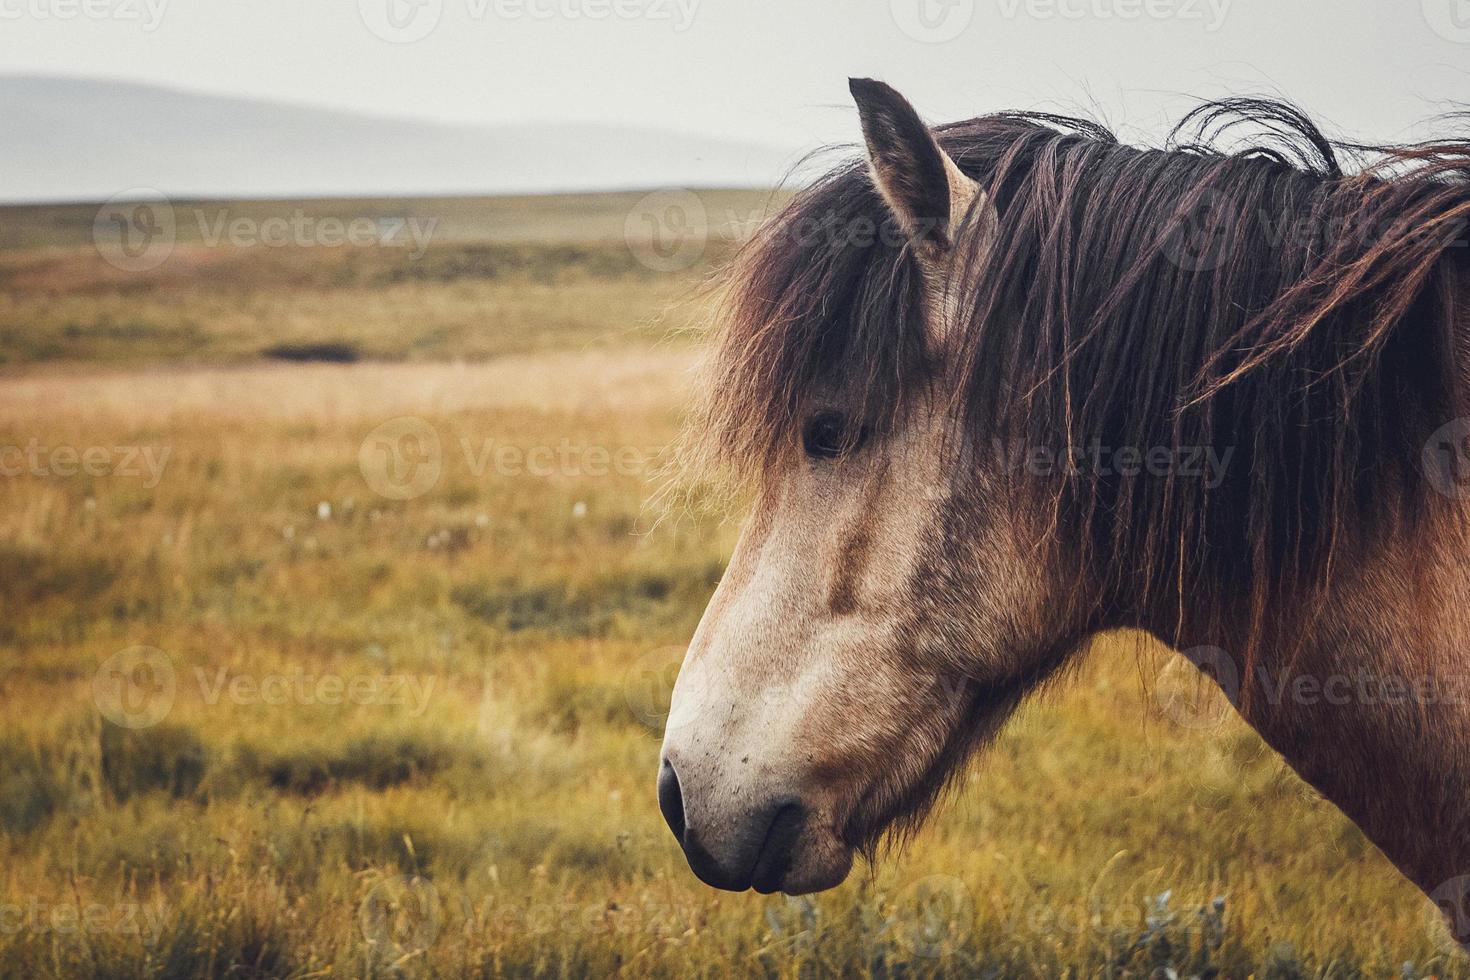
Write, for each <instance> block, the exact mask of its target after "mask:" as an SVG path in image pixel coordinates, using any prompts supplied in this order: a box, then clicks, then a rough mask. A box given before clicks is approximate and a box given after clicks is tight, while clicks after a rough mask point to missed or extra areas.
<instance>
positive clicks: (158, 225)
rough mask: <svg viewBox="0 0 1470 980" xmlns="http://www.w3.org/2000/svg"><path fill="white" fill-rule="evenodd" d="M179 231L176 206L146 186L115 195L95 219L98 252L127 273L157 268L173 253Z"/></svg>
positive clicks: (94, 229)
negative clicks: (175, 214) (175, 211)
mask: <svg viewBox="0 0 1470 980" xmlns="http://www.w3.org/2000/svg"><path fill="white" fill-rule="evenodd" d="M177 234H178V227H177V223H176V219H175V217H174V208H173V205H172V204H170V203H169V200H168V198H167V197H165V196H164V195H163V194H162V193H161V192H160V191H156V190H153V189H152V188H147V187H135V188H133V189H132V190H130V191H123V192H122V193H121V194H115V195H113V196H112V197H111V198H108V200H107V202H106V203H105V204H103V205H102V207H101V208H100V209H98V211H97V216H96V217H95V218H94V219H93V220H92V244H93V245H94V246H95V247H96V249H97V253H98V254H99V255H101V256H102V258H103V260H105V261H106V262H107V264H108V265H111V266H113V267H115V268H118V269H121V270H122V271H124V272H147V271H148V270H150V269H156V268H158V267H159V266H160V265H162V264H163V263H164V262H165V261H167V260H168V257H169V256H170V255H172V254H173V251H174V242H175V240H176V237H177Z"/></svg>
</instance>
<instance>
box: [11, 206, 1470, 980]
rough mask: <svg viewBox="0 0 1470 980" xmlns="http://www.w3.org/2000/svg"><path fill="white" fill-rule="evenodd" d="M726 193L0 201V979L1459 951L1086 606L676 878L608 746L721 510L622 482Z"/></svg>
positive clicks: (1306, 961)
mask: <svg viewBox="0 0 1470 980" xmlns="http://www.w3.org/2000/svg"><path fill="white" fill-rule="evenodd" d="M763 200H764V199H763V198H761V197H760V196H757V195H748V194H747V195H739V194H720V195H711V196H709V197H708V198H707V199H706V200H705V201H704V202H702V203H703V204H704V206H705V207H706V208H707V212H706V213H707V214H708V215H712V216H716V217H714V218H711V219H709V227H710V228H711V231H710V233H709V242H708V247H707V248H705V249H704V250H703V251H702V252H701V254H700V255H699V256H698V257H697V259H696V260H694V261H692V262H688V263H682V262H681V263H680V265H681V266H683V267H681V268H679V269H675V270H667V271H661V269H660V268H656V266H659V263H657V262H654V263H649V262H644V261H640V260H639V258H638V253H637V244H636V243H634V245H633V246H632V247H630V246H629V244H628V243H627V242H625V241H624V229H625V228H627V227H629V225H628V222H627V221H626V216H627V215H628V214H629V213H630V209H632V210H633V211H634V212H636V210H637V208H638V207H639V206H640V205H639V203H638V199H637V196H636V195H634V196H613V195H609V196H605V197H596V198H586V199H578V198H553V199H529V200H518V201H517V200H507V201H475V202H466V201H438V202H358V203H354V204H330V203H324V202H306V203H305V204H303V205H300V206H298V205H294V204H290V203H289V202H288V203H284V204H283V203H281V202H274V203H264V204H262V203H256V204H246V205H229V206H220V205H199V206H198V207H200V208H203V209H206V210H209V211H210V212H211V213H214V212H215V211H217V210H218V209H219V208H221V207H227V208H229V209H231V210H232V211H233V212H235V213H237V214H238V215H245V216H247V218H250V220H263V216H269V215H271V214H290V213H291V212H293V211H294V210H296V209H298V207H299V208H304V209H305V210H306V211H309V212H311V213H312V214H315V215H318V216H320V215H322V214H326V213H328V212H330V213H332V214H337V215H339V216H341V215H347V216H349V217H350V216H352V215H369V216H371V215H381V214H385V213H391V214H394V215H400V216H401V215H405V214H417V215H429V216H432V215H436V214H437V215H440V216H441V217H443V219H444V223H443V225H442V227H444V228H446V229H448V230H446V231H445V232H444V233H443V234H442V235H441V236H439V237H436V238H435V239H434V240H433V242H432V243H431V244H430V245H429V247H428V248H427V249H426V250H424V251H422V253H421V254H410V253H409V252H408V251H404V250H394V249H389V248H386V247H381V246H378V247H374V246H349V247H340V248H337V247H327V246H312V245H303V244H299V243H298V244H292V245H290V246H287V247H268V246H263V245H258V244H256V245H251V244H248V243H244V242H241V241H236V242H234V243H211V242H208V241H198V240H189V239H187V236H185V235H184V234H182V233H180V235H179V241H178V243H177V245H176V246H175V247H174V248H173V250H172V252H171V254H170V255H169V256H168V258H167V260H166V261H163V262H162V263H161V264H159V265H158V266H157V267H156V268H154V269H151V270H147V271H144V272H128V271H126V270H122V269H119V268H117V267H116V265H114V264H113V263H111V262H109V261H107V256H106V254H105V250H104V251H99V250H98V249H96V248H94V247H93V246H92V244H91V241H90V235H91V228H92V222H93V217H94V215H95V214H96V208H80V207H78V208H34V209H13V210H12V211H11V212H10V213H9V214H7V215H6V221H5V222H4V223H3V227H4V228H5V233H4V236H5V237H4V241H3V243H0V244H3V246H4V249H3V250H0V357H3V359H4V363H3V367H0V373H3V377H0V467H4V473H5V475H4V476H3V477H0V976H3V977H17V978H19V977H27V978H29V977H78V976H80V977H118V976H141V975H161V976H168V977H195V976H198V977H204V976H219V975H228V976H232V977H277V976H289V977H324V976H371V977H386V976H401V975H406V976H419V975H434V976H443V977H459V976H476V975H500V974H509V975H518V976H530V975H536V976H569V977H580V976H587V975H605V974H623V975H627V976H635V977H643V976H726V975H750V974H756V975H766V976H775V977H798V976H802V977H804V976H818V975H856V976H931V975H946V976H948V975H953V976H1046V977H1050V976H1062V975H1072V976H1079V977H1081V976H1120V977H1121V976H1128V977H1155V976H1157V977H1172V976H1179V977H1186V976H1220V977H1246V976H1252V975H1254V976H1258V977H1283V978H1284V977H1297V976H1311V977H1318V976H1320V977H1352V976H1372V977H1389V976H1393V977H1400V976H1402V977H1421V976H1430V975H1437V976H1466V975H1470V970H1467V969H1466V967H1465V965H1464V961H1463V960H1461V959H1460V958H1458V956H1457V955H1456V954H1451V953H1450V951H1449V945H1448V940H1447V939H1446V938H1445V935H1444V933H1443V932H1442V930H1441V929H1440V927H1439V926H1437V925H1436V924H1435V922H1434V918H1433V916H1432V915H1431V913H1430V906H1429V904H1428V902H1426V900H1425V899H1424V898H1423V897H1422V896H1420V895H1419V894H1418V893H1417V891H1415V890H1414V889H1413V888H1412V887H1410V886H1409V885H1408V884H1406V883H1405V882H1404V881H1403V880H1402V879H1400V878H1399V877H1398V876H1397V874H1396V873H1395V872H1394V871H1393V870H1392V868H1391V867H1390V866H1389V865H1388V863H1387V862H1386V861H1385V860H1383V859H1382V858H1381V857H1380V856H1379V855H1378V854H1377V853H1376V852H1375V851H1374V850H1373V849H1372V848H1371V846H1369V845H1367V844H1366V843H1365V842H1364V840H1363V838H1362V836H1361V835H1360V834H1359V833H1358V832H1357V831H1356V830H1355V829H1354V828H1353V827H1352V826H1351V825H1350V824H1348V823H1347V822H1346V821H1345V820H1344V819H1343V818H1342V817H1340V816H1339V815H1338V814H1337V813H1336V812H1335V811H1334V810H1333V809H1332V808H1330V807H1329V806H1327V805H1325V804H1323V803H1322V802H1321V801H1320V800H1318V799H1316V798H1315V797H1314V796H1313V794H1312V793H1311V792H1310V791H1308V790H1306V789H1305V788H1304V787H1303V786H1302V785H1301V784H1300V783H1299V782H1298V781H1297V780H1296V779H1295V777H1293V776H1292V775H1291V774H1290V773H1289V772H1288V771H1286V770H1285V769H1284V768H1283V766H1282V765H1281V763H1280V762H1279V761H1278V760H1277V759H1276V758H1275V757H1274V756H1273V755H1272V754H1271V753H1270V752H1269V751H1267V750H1266V749H1264V747H1263V746H1262V745H1261V743H1260V742H1259V740H1258V739H1257V738H1256V737H1255V736H1254V735H1253V734H1252V733H1250V732H1249V731H1248V730H1247V729H1246V728H1244V726H1243V725H1241V724H1240V723H1239V722H1237V721H1236V720H1235V719H1234V718H1233V717H1231V716H1228V715H1227V714H1226V713H1225V711H1224V710H1222V706H1221V705H1220V704H1219V703H1217V702H1216V701H1213V700H1211V699H1210V697H1209V696H1208V695H1205V694H1201V693H1200V692H1198V691H1197V689H1196V688H1195V687H1194V686H1193V683H1192V681H1190V680H1189V679H1188V678H1187V677H1186V676H1185V674H1184V673H1183V672H1181V671H1180V670H1179V666H1178V662H1177V661H1176V660H1175V659H1173V658H1171V657H1170V656H1169V655H1167V654H1165V653H1164V652H1162V651H1146V652H1145V653H1144V654H1143V655H1142V656H1141V657H1140V655H1139V654H1138V653H1137V652H1136V650H1135V647H1134V645H1133V644H1130V643H1124V642H1119V641H1118V640H1116V639H1114V640H1105V641H1102V642H1100V643H1099V644H1097V647H1096V649H1095V650H1094V651H1092V653H1091V654H1090V656H1089V657H1088V658H1087V660H1086V662H1085V664H1084V665H1083V668H1082V669H1081V670H1080V671H1079V673H1078V675H1077V676H1076V677H1074V678H1073V679H1072V680H1071V682H1070V683H1069V684H1067V685H1066V686H1065V687H1064V688H1062V689H1060V690H1058V691H1056V692H1054V693H1053V694H1051V695H1050V696H1048V697H1047V698H1046V699H1044V700H1043V701H1040V702H1038V703H1036V704H1033V705H1031V706H1030V707H1028V708H1027V709H1026V710H1025V711H1024V712H1023V713H1022V715H1021V716H1020V717H1019V718H1018V719H1017V720H1016V721H1015V722H1014V723H1013V724H1011V725H1010V726H1009V727H1008V728H1007V729H1006V730H1005V732H1004V733H1003V735H1002V736H1001V738H1000V740H999V744H998V745H997V746H996V747H995V748H994V750H993V751H992V752H991V753H990V754H989V755H988V756H987V757H986V758H985V760H984V762H983V763H980V764H977V765H976V766H974V767H973V769H972V771H971V772H970V773H969V774H968V776H967V778H966V780H965V781H964V783H963V786H962V787H961V791H960V792H959V793H958V794H957V796H956V798H955V799H953V800H951V801H950V802H949V803H948V804H947V805H946V806H945V807H943V809H942V811H941V813H940V815H939V817H938V819H937V820H936V821H935V822H934V823H933V825H932V826H931V827H930V828H928V829H927V830H926V831H925V832H924V833H923V834H921V835H920V836H919V838H918V839H917V840H916V841H915V842H914V843H913V844H912V845H911V846H910V847H909V848H908V849H906V850H905V851H903V852H902V853H898V854H892V855H889V856H887V857H886V858H885V859H884V860H883V861H882V862H881V863H880V864H879V865H878V866H876V867H874V868H871V869H863V870H860V871H859V872H857V873H855V874H854V876H853V878H852V880H850V881H849V882H848V883H847V884H845V885H844V886H842V887H841V888H839V889H837V890H835V891H833V892H830V893H826V894H823V895H820V896H816V897H813V898H810V899H800V900H788V899H785V898H782V897H779V896H778V897H760V896H756V895H753V894H743V895H732V894H727V893H719V892H715V891H712V890H710V889H707V888H705V887H704V886H702V885H700V884H699V883H698V882H697V881H696V880H695V879H694V878H693V877H692V875H690V873H689V872H688V870H687V868H686V866H685V864H684V861H683V858H682V856H681V855H680V853H679V851H678V848H677V846H676V845H675V843H674V841H673V839H672V838H671V837H670V835H669V834H668V832H667V830H666V829H665V828H664V827H663V824H662V820H661V819H660V817H659V814H658V810H657V805H656V802H655V800H654V793H653V779H654V776H655V774H656V763H657V754H658V745H659V735H660V730H661V724H662V720H663V715H662V713H663V710H664V708H665V706H666V703H667V698H668V690H669V686H670V683H671V681H672V677H673V672H674V669H675V667H676V664H677V661H678V657H679V654H680V651H681V644H683V643H684V642H685V641H686V640H687V638H688V636H689V634H690V632H691V630H692V629H693V627H694V625H695V623H696V622H697V620H698V617H699V615H700V612H701V611H702V608H703V605H704V603H705V601H706V600H707V598H708V595H709V593H710V591H711V590H712V588H713V586H714V584H715V582H716V581H717V579H718V577H719V574H720V571H721V568H722V563H723V562H724V560H725V559H726V557H727V556H728V553H729V549H730V546H731V544H732V540H733V536H734V525H733V523H732V522H730V521H721V520H720V519H719V517H718V515H714V514H700V513H691V514H687V515H681V516H680V517H678V518H677V519H668V520H661V521H660V520H656V517H657V515H656V514H654V513H653V512H651V511H650V510H649V509H648V507H647V505H646V501H647V500H648V498H649V496H650V493H651V485H650V481H651V474H652V472H653V469H654V468H655V467H656V465H657V463H658V460H659V455H660V450H661V447H663V446H665V445H667V444H668V442H669V441H670V440H671V439H672V438H673V436H674V434H675V432H676V430H677V425H678V419H679V412H680V407H681V405H682V404H683V403H684V401H685V399H686V397H687V396H688V392H689V384H690V381H689V370H688V369H689V367H690V365H691V363H692V361H693V358H694V356H695V348H696V346H697V342H698V337H699V328H700V326H701V325H702V324H703V323H704V322H705V320H706V315H705V314H706V312H707V311H705V310H703V309H702V307H701V301H700V300H698V299H697V298H694V297H693V296H692V286H693V284H694V283H696V282H697V281H699V279H700V278H701V277H703V276H704V275H706V274H707V273H708V272H709V271H710V269H711V268H712V267H713V266H714V265H715V264H717V263H718V262H719V260H720V259H721V257H722V256H724V255H725V254H727V253H728V249H729V242H730V241H731V240H732V239H734V238H737V237H738V228H737V226H738V225H739V224H740V223H741V221H740V220H737V219H739V218H740V217H741V216H743V215H749V214H753V213H758V211H759V209H760V207H761V206H762V203H763ZM251 216H253V217H251ZM185 224H187V222H180V227H184V225H185ZM318 347H320V348H321V349H320V350H317V348H318ZM316 356H325V357H329V358H331V359H335V360H342V361H351V362H352V363H332V364H324V363H283V358H284V359H285V360H287V361H289V360H291V359H293V358H295V359H301V358H305V359H307V360H311V359H312V358H313V357H316Z"/></svg>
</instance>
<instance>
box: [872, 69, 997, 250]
mask: <svg viewBox="0 0 1470 980" xmlns="http://www.w3.org/2000/svg"><path fill="white" fill-rule="evenodd" d="M847 86H848V89H849V90H850V91H851V92H852V97H853V99H854V100H856V102H857V107H858V113H859V115H861V117H862V121H863V137H864V139H866V140H867V143H868V166H869V168H870V169H871V170H872V174H873V183H874V184H876V185H877V187H878V192H879V193H881V194H882V195H883V199H884V200H885V201H887V202H888V206H889V207H890V208H891V209H892V210H893V214H894V216H895V217H896V218H897V219H898V223H899V226H900V227H901V228H902V229H903V232H904V234H905V235H907V236H908V238H909V240H910V241H912V242H913V243H914V245H915V247H916V248H917V249H919V251H920V254H921V255H923V254H927V255H942V254H943V253H945V252H947V251H948V250H949V248H950V246H951V245H952V244H953V242H954V234H955V230H956V229H957V228H958V227H959V223H960V221H961V220H962V219H963V218H964V216H965V213H966V211H968V210H969V208H970V205H971V203H972V202H973V201H974V200H975V198H976V197H978V196H979V195H980V185H979V184H977V183H975V181H973V180H971V179H970V178H969V177H967V176H965V174H964V172H963V171H961V170H960V168H959V165H958V164H956V163H955V162H954V160H952V159H950V156H949V154H947V153H945V152H944V150H942V149H941V148H940V146H939V143H938V141H936V140H935V139H934V134H933V133H931V132H930V131H929V127H928V126H926V125H924V121H923V120H922V119H920V118H919V114H918V113H917V112H915V111H914V107H913V106H911V105H909V102H908V100H907V99H905V98H904V97H903V96H902V95H899V94H898V92H897V91H895V90H894V89H893V88H892V87H891V86H889V85H886V84H884V83H883V82H879V81H874V80H873V79H871V78H849V79H848V80H847Z"/></svg>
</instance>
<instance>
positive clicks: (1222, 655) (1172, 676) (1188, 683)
mask: <svg viewBox="0 0 1470 980" xmlns="http://www.w3.org/2000/svg"><path fill="white" fill-rule="evenodd" d="M1183 653H1184V656H1183V658H1179V657H1174V658H1171V659H1170V660H1169V662H1168V663H1167V664H1166V665H1165V666H1164V669H1163V670H1161V671H1160V672H1159V675H1158V677H1157V678H1155V680H1154V703H1155V704H1156V705H1158V709H1159V713H1160V714H1162V715H1163V716H1164V717H1165V718H1168V719H1169V720H1170V721H1172V722H1173V723H1174V724H1176V725H1178V726H1180V727H1181V728H1190V729H1195V730H1207V729H1214V728H1218V727H1220V725H1222V724H1224V722H1225V719H1226V717H1228V716H1229V714H1230V711H1231V706H1232V705H1234V704H1238V703H1239V702H1240V669H1239V668H1238V667H1236V666H1235V661H1234V660H1233V659H1232V658H1231V656H1230V654H1228V653H1226V652H1225V651H1224V650H1221V649H1220V648H1219V647H1191V648H1190V649H1188V650H1185V651H1183ZM1191 665H1192V666H1191ZM1212 680H1213V681H1214V683H1213V684H1212V683H1210V682H1211V681H1212ZM1217 689H1218V690H1217ZM1221 693H1223V694H1224V695H1225V696H1224V697H1223V698H1222V697H1220V694H1221Z"/></svg>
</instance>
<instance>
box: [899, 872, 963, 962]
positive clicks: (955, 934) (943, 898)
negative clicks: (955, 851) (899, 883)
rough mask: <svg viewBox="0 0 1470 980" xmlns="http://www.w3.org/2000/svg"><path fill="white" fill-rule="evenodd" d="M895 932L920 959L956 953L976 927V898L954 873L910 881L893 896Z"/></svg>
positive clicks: (907, 948)
mask: <svg viewBox="0 0 1470 980" xmlns="http://www.w3.org/2000/svg"><path fill="white" fill-rule="evenodd" d="M891 927H892V930H893V935H894V937H895V938H897V940H898V942H899V943H900V944H901V945H902V946H903V948H904V949H906V950H908V951H909V952H910V953H912V954H913V955H914V956H917V957H920V958H921V959H939V958H940V957H942V956H947V955H948V954H950V953H952V952H954V951H955V950H956V949H958V948H959V947H960V946H961V945H962V944H963V943H964V942H965V940H966V939H968V938H969V937H970V932H971V931H972V930H973V929H974V928H975V897H974V896H973V895H971V894H970V889H969V888H968V887H966V885H965V883H964V882H963V881H961V880H960V879H958V878H956V877H954V876H953V875H929V876H928V877H927V878H920V879H919V880H918V881H914V882H910V883H909V884H908V885H906V886H905V887H904V888H903V889H902V890H901V891H900V892H899V893H898V894H897V895H896V896H895V897H894V909H893V919H892V921H891Z"/></svg>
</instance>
